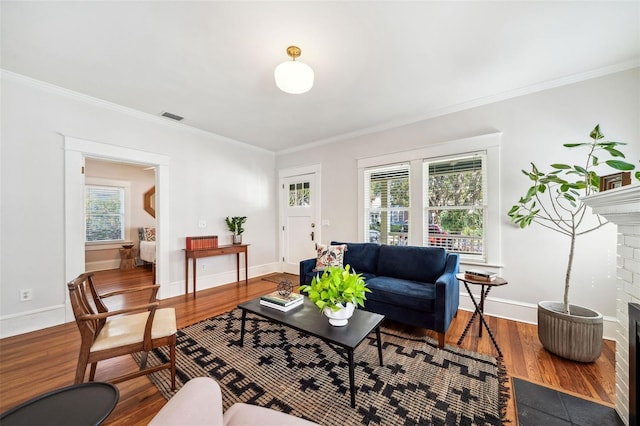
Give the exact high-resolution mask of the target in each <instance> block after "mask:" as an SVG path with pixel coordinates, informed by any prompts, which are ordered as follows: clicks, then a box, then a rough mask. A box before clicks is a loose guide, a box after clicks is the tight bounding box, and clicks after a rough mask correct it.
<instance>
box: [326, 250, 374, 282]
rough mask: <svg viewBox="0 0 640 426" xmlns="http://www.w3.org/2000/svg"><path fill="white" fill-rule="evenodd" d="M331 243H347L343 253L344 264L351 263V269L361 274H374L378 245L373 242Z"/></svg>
mask: <svg viewBox="0 0 640 426" xmlns="http://www.w3.org/2000/svg"><path fill="white" fill-rule="evenodd" d="M331 244H347V251H346V253H345V254H344V264H345V265H351V269H352V270H354V271H355V272H357V273H362V274H365V276H366V274H373V275H375V274H376V270H377V267H378V253H379V251H380V245H378V244H375V243H340V242H336V241H333V242H331Z"/></svg>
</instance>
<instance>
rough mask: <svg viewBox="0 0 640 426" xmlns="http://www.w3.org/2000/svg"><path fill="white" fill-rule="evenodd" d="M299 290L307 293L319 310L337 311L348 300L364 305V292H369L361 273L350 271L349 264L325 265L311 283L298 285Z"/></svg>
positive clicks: (357, 304)
mask: <svg viewBox="0 0 640 426" xmlns="http://www.w3.org/2000/svg"><path fill="white" fill-rule="evenodd" d="M300 291H301V292H304V293H307V294H308V295H309V300H311V301H312V302H313V303H315V305H316V306H317V307H318V309H319V310H320V311H321V312H322V311H323V310H324V308H329V309H331V310H332V311H333V312H337V311H338V310H340V309H341V308H342V307H344V306H346V304H347V303H349V302H351V303H353V304H354V305H356V306H360V307H364V301H365V300H367V298H366V296H365V293H371V290H370V289H369V288H367V285H366V284H365V282H364V278H362V274H357V273H355V272H353V271H351V266H350V265H346V266H345V267H344V268H343V267H337V266H329V267H327V268H326V269H325V270H324V271H323V272H322V275H316V276H315V277H313V279H312V280H311V284H309V285H302V286H300Z"/></svg>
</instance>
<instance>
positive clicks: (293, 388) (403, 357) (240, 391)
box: [149, 309, 508, 426]
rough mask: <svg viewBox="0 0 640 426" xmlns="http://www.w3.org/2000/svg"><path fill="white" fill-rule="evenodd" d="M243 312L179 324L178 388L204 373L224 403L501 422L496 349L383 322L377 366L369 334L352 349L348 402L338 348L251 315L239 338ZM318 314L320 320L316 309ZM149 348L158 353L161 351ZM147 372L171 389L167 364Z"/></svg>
mask: <svg viewBox="0 0 640 426" xmlns="http://www.w3.org/2000/svg"><path fill="white" fill-rule="evenodd" d="M240 318H241V311H240V310H239V309H236V310H234V311H232V312H229V313H227V314H224V315H221V316H218V317H214V318H210V319H208V320H205V321H203V322H201V323H198V324H195V325H192V326H189V327H187V328H185V329H182V330H180V331H178V350H177V364H178V365H177V375H176V382H177V389H179V388H180V387H181V386H182V384H183V383H185V382H187V381H188V380H189V379H190V378H193V377H198V376H211V377H213V378H214V379H216V380H217V381H218V383H220V386H221V388H222V400H223V404H224V409H225V410H226V409H227V408H229V407H230V406H231V405H232V404H233V403H235V402H245V403H249V404H255V405H260V406H263V407H269V408H273V409H275V410H280V411H284V412H286V413H290V414H293V415H295V416H298V417H303V418H305V419H308V420H312V421H314V422H317V423H320V424H322V425H339V426H343V425H353V424H380V425H418V424H429V425H445V424H446V425H453V424H455V425H460V424H474V425H500V424H502V418H503V415H504V410H505V403H506V399H507V398H508V393H507V390H506V389H505V386H504V385H505V381H506V379H505V374H504V370H503V368H502V365H501V362H500V361H499V360H497V359H496V358H493V357H491V356H487V355H482V354H478V353H474V352H470V351H465V350H462V349H460V348H457V347H452V346H447V347H446V348H444V349H438V347H437V344H436V342H435V341H434V340H432V339H428V338H425V337H418V336H411V335H408V334H404V333H401V332H398V331H395V330H392V329H390V328H386V327H384V326H383V327H381V331H382V341H383V357H384V366H380V365H379V362H378V353H377V347H376V342H375V333H372V336H370V337H369V338H367V339H366V340H365V341H364V342H362V344H361V345H360V346H359V347H358V348H357V349H356V352H355V360H356V368H355V382H356V383H355V384H356V389H357V393H356V408H351V406H350V397H349V374H348V366H347V362H346V361H345V359H344V358H343V357H342V356H340V355H339V354H338V353H337V352H336V351H334V350H333V349H331V348H330V347H329V346H327V345H326V344H325V343H324V342H322V341H321V340H319V339H316V338H313V337H309V336H306V335H304V334H302V333H300V332H297V331H295V330H292V329H289V328H287V327H284V326H279V325H276V324H271V323H269V322H268V321H266V320H264V319H262V318H259V317H255V316H253V315H251V314H248V315H247V324H246V326H247V334H245V342H244V347H240V346H239V338H240ZM318 320H319V321H326V319H325V318H324V317H321V316H320V314H318ZM149 357H150V360H149V361H150V362H153V361H160V360H164V359H167V358H168V353H167V351H165V350H156V351H154V352H153V353H151V354H150V355H149ZM153 357H156V360H153V359H152V358H153ZM158 358H159V359H158ZM149 377H150V378H151V380H152V381H153V382H154V383H155V384H156V386H157V387H158V388H159V390H160V392H161V393H162V395H163V396H164V397H165V398H167V399H169V398H170V397H171V396H172V395H173V393H174V392H172V391H171V386H170V377H169V372H168V370H163V371H160V372H158V373H155V374H152V375H150V376H149Z"/></svg>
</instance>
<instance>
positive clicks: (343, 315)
mask: <svg viewBox="0 0 640 426" xmlns="http://www.w3.org/2000/svg"><path fill="white" fill-rule="evenodd" d="M355 308H356V307H355V305H354V304H353V303H351V302H348V303H347V306H346V307H344V306H343V307H341V308H340V309H339V310H337V311H336V312H334V311H332V310H331V308H324V309H323V311H322V313H323V314H324V316H326V317H327V318H329V324H331V325H333V326H336V327H342V326H345V325H347V323H348V322H349V318H351V316H352V315H353V311H354V309H355Z"/></svg>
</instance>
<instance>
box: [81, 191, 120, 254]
mask: <svg viewBox="0 0 640 426" xmlns="http://www.w3.org/2000/svg"><path fill="white" fill-rule="evenodd" d="M124 240H125V187H118V186H105V185H85V241H86V242H87V243H96V242H116V241H124Z"/></svg>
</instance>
